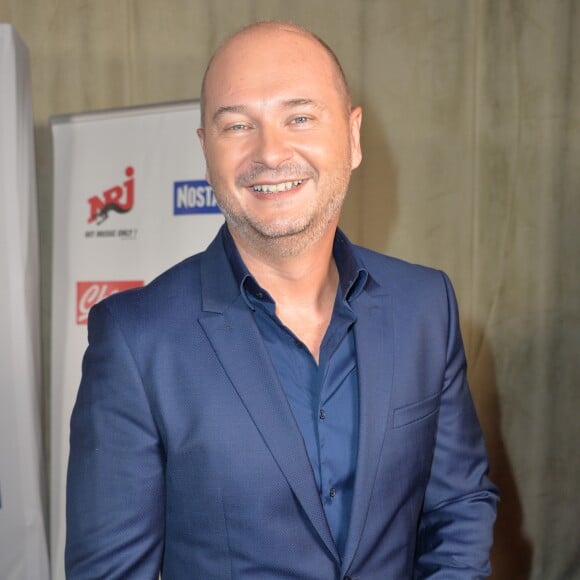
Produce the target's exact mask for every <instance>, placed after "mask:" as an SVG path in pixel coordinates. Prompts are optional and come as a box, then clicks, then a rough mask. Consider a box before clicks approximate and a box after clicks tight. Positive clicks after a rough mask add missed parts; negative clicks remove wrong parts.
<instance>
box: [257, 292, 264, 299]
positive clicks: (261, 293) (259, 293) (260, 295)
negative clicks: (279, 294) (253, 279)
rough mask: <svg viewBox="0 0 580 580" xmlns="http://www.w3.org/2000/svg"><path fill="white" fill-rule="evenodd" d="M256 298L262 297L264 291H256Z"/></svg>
mask: <svg viewBox="0 0 580 580" xmlns="http://www.w3.org/2000/svg"><path fill="white" fill-rule="evenodd" d="M256 298H257V299H258V300H262V299H263V298H264V293H263V292H256Z"/></svg>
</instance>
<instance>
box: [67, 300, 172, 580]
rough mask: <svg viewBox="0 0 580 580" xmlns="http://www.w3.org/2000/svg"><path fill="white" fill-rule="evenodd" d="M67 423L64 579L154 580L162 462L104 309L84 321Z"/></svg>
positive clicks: (129, 362) (118, 334)
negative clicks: (85, 334)
mask: <svg viewBox="0 0 580 580" xmlns="http://www.w3.org/2000/svg"><path fill="white" fill-rule="evenodd" d="M88 328H89V346H88V349H87V351H86V353H85V356H84V359H83V373H82V379H81V384H80V387H79V392H78V395H77V400H76V403H75V407H74V410H73V414H72V418H71V434H70V458H69V466H68V476H67V538H66V552H65V568H66V575H67V578H69V579H81V578H83V579H86V578H107V579H115V578H119V579H120V578H123V579H127V578H139V579H144V580H146V579H152V580H153V579H157V578H158V575H159V570H160V567H161V560H162V553H163V534H164V456H163V449H162V445H161V442H160V437H159V434H158V432H157V429H156V425H155V421H154V419H153V416H152V413H151V410H150V407H149V403H148V400H147V396H146V392H145V387H144V384H143V381H142V380H141V377H140V374H139V370H138V369H137V366H136V364H135V361H134V358H133V356H132V354H131V351H130V348H129V346H128V344H127V341H126V340H125V337H124V336H123V333H122V331H121V329H120V327H119V325H118V324H117V322H116V321H115V319H114V317H113V316H112V315H111V313H110V311H109V309H108V307H107V304H106V303H101V304H99V305H97V306H95V307H94V308H93V309H92V310H91V313H90V316H89V327H88Z"/></svg>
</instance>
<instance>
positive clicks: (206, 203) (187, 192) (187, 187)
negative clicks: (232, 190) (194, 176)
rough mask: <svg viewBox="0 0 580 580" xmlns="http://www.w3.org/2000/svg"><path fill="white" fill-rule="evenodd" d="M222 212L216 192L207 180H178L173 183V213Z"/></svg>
mask: <svg viewBox="0 0 580 580" xmlns="http://www.w3.org/2000/svg"><path fill="white" fill-rule="evenodd" d="M193 213H202V214H204V213H220V208H219V207H218V204H217V201H216V198H215V193H214V192H213V189H212V187H211V185H210V184H209V183H208V182H207V181H205V180H199V181H176V182H175V183H174V184H173V214H174V215H188V214H193Z"/></svg>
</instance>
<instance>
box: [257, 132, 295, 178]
mask: <svg viewBox="0 0 580 580" xmlns="http://www.w3.org/2000/svg"><path fill="white" fill-rule="evenodd" d="M291 157H292V148H291V146H290V138H289V136H288V135H287V134H286V132H285V131H284V128H283V127H279V126H275V125H274V124H271V123H264V124H263V125H262V126H261V127H260V128H259V130H258V131H257V132H256V143H255V147H254V162H255V163H259V164H261V165H264V166H266V167H268V168H269V169H277V168H278V167H279V166H280V165H281V164H282V163H284V162H285V161H288V160H289V159H290V158H291Z"/></svg>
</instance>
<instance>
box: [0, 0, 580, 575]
mask: <svg viewBox="0 0 580 580" xmlns="http://www.w3.org/2000/svg"><path fill="white" fill-rule="evenodd" d="M263 18H278V19H291V20H293V21H295V22H298V23H300V24H303V25H305V26H307V27H310V28H311V29H313V30H314V31H315V32H316V33H318V34H319V35H320V36H322V37H323V38H324V39H325V40H326V41H327V42H328V43H329V44H330V45H331V46H333V47H334V48H335V49H336V52H337V53H338V55H339V57H340V58H341V60H342V61H343V64H344V68H345V70H346V73H347V76H348V77H349V78H350V81H351V85H352V90H353V93H354V96H355V100H356V101H358V102H360V103H361V104H362V105H363V107H364V111H365V116H364V121H363V131H364V138H363V146H364V154H365V159H364V162H363V166H362V168H361V169H359V170H358V172H357V174H356V176H355V178H354V180H353V184H352V187H351V194H350V198H349V200H348V202H347V205H346V209H345V214H344V220H343V225H344V227H345V229H346V230H347V232H348V233H349V234H350V235H351V237H352V238H353V239H354V240H355V241H358V242H361V243H363V244H366V245H369V246H371V247H373V248H375V249H378V250H380V251H384V252H388V253H392V254H395V255H397V256H400V257H403V258H406V259H409V260H412V261H418V262H422V263H425V264H428V265H432V266H436V267H440V268H444V269H445V270H446V271H447V272H448V273H449V274H450V276H451V278H452V280H453V282H454V284H455V286H456V289H457V292H458V297H459V301H460V307H461V311H462V321H463V329H464V336H465V341H466V347H467V351H468V359H469V363H470V377H471V384H472V390H473V392H474V396H475V399H476V403H477V407H478V411H479V414H480V417H481V420H482V423H483V425H484V429H485V431H486V436H487V441H488V447H489V450H490V455H491V459H492V472H493V476H494V478H495V480H496V482H497V483H499V485H500V486H501V488H502V492H503V501H502V503H501V507H500V517H499V521H498V525H497V529H496V546H495V548H494V558H493V559H494V569H495V572H494V578H498V579H500V578H501V579H505V580H517V579H518V578H534V579H538V580H551V579H554V580H556V579H564V578H566V579H567V578H580V561H579V559H578V552H579V550H580V545H579V543H580V500H579V498H578V495H579V489H580V454H579V452H578V441H579V440H580V419H579V418H578V414H579V413H580V369H579V362H578V361H579V358H580V352H579V351H580V305H579V303H580V300H579V297H580V272H579V267H578V265H579V262H580V258H579V255H580V251H579V250H580V244H579V235H578V229H579V228H580V78H579V71H580V40H579V39H580V3H579V2H575V1H574V0H569V1H559V2H546V1H545V0H519V1H516V0H437V1H433V0H293V1H292V2H289V1H287V0H284V1H281V0H270V1H267V0H236V1H225V0H213V1H209V0H208V1H202V0H164V1H160V0H0V21H5V22H10V23H12V24H14V25H15V26H16V28H17V30H18V31H19V32H20V34H21V36H22V37H23V39H24V41H25V42H26V44H27V45H28V47H29V49H30V56H31V64H32V84H33V101H34V114H35V120H36V146H37V147H36V149H37V166H38V180H39V196H40V208H41V241H42V263H43V270H42V273H43V279H44V298H43V311H44V316H45V320H48V316H49V312H48V310H49V304H50V296H49V290H48V288H49V282H50V243H51V242H50V240H51V219H52V216H51V152H50V136H49V132H48V119H49V117H50V116H51V115H56V114H64V113H71V112H78V111H89V110H95V109H102V108H112V107H122V106H129V105H138V104H145V103H156V102H163V101H176V100H182V99H191V98H194V97H197V96H198V93H199V84H200V80H201V76H202V73H203V69H204V66H205V63H206V61H207V59H208V56H209V55H210V53H211V52H212V50H213V48H215V46H216V43H217V42H218V41H219V40H220V39H222V38H223V37H224V36H225V35H226V34H228V33H230V32H232V31H233V30H234V29H236V28H237V27H239V26H241V25H243V24H245V23H249V22H251V21H253V20H255V19H263ZM194 138H195V135H194V132H193V130H192V139H194ZM53 323H54V324H58V321H53ZM45 335H46V336H48V334H47V333H46V332H45ZM45 346H46V348H47V349H48V344H47V341H46V340H45Z"/></svg>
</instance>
